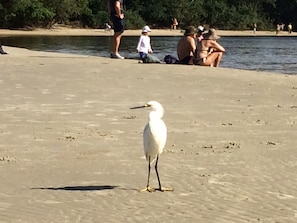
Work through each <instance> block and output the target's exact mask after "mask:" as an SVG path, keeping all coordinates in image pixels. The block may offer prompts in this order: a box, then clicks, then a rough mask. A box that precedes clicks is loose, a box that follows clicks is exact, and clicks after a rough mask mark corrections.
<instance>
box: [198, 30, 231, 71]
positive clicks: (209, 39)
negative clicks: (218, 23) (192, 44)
mask: <svg viewBox="0 0 297 223" xmlns="http://www.w3.org/2000/svg"><path fill="white" fill-rule="evenodd" d="M219 38H220V37H219V36H218V35H217V34H216V30H215V29H209V30H208V32H207V33H205V34H203V39H202V40H201V41H200V42H198V43H197V50H196V56H195V57H196V58H195V62H196V63H197V64H198V65H201V66H214V67H218V66H219V65H220V62H221V60H222V57H223V53H224V52H225V48H224V47H223V46H222V45H220V44H219V43H218V42H217V39H219Z"/></svg>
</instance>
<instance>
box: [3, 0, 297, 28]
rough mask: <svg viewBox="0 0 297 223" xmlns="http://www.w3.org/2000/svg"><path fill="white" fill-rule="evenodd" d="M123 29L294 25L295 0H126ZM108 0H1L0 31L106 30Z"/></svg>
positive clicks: (296, 18)
mask: <svg viewBox="0 0 297 223" xmlns="http://www.w3.org/2000/svg"><path fill="white" fill-rule="evenodd" d="M124 1H125V10H126V11H125V14H126V19H127V28H128V29H136V28H140V27H141V26H142V25H144V24H149V25H151V26H153V27H159V28H163V27H170V24H171V22H172V18H173V17H175V18H177V19H178V21H179V23H180V27H185V26H187V25H190V24H191V25H199V24H204V25H210V26H215V27H219V28H220V29H234V30H243V29H250V28H251V26H252V25H253V24H254V23H257V25H258V28H259V29H262V30H264V29H266V30H267V29H274V27H275V25H276V24H278V23H284V24H288V23H292V24H293V27H294V26H295V25H297V14H296V11H297V0H124ZM107 5H108V0H0V28H25V27H33V28H34V27H48V28H50V27H51V26H52V25H53V24H55V23H62V24H70V25H75V26H82V27H104V23H106V22H109V16H108V9H107Z"/></svg>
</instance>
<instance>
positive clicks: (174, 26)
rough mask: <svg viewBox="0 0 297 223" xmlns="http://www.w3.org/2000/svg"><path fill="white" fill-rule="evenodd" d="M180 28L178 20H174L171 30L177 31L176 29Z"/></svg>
mask: <svg viewBox="0 0 297 223" xmlns="http://www.w3.org/2000/svg"><path fill="white" fill-rule="evenodd" d="M177 26H178V21H177V19H176V18H173V19H172V25H171V30H172V29H173V30H176V27H177Z"/></svg>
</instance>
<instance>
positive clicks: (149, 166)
mask: <svg viewBox="0 0 297 223" xmlns="http://www.w3.org/2000/svg"><path fill="white" fill-rule="evenodd" d="M150 174H151V157H150V156H149V160H148V175H147V184H146V187H147V188H148V187H149V186H150Z"/></svg>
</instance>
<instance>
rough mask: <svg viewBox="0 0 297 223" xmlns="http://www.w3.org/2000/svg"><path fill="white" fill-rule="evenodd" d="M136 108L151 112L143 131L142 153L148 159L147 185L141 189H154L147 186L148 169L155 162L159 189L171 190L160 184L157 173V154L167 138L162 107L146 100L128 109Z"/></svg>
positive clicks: (148, 179)
mask: <svg viewBox="0 0 297 223" xmlns="http://www.w3.org/2000/svg"><path fill="white" fill-rule="evenodd" d="M137 108H149V109H150V110H151V112H150V113H149V120H148V123H147V124H146V126H145V128H144V132H143V147H144V154H145V157H146V160H147V161H148V177H147V186H146V188H145V189H144V190H142V191H149V192H153V191H155V189H154V188H152V187H150V186H149V181H150V171H151V164H152V163H153V162H154V161H156V162H155V171H156V175H157V178H158V183H159V188H158V190H160V191H173V189H172V188H164V187H162V186H161V181H160V177H159V173H158V161H159V156H160V154H161V153H162V152H163V149H164V147H165V144H166V140H167V128H166V125H165V123H164V121H163V120H162V117H163V115H164V109H163V107H162V105H161V104H160V103H159V102H157V101H150V102H147V103H146V104H145V105H143V106H138V107H133V108H130V109H137Z"/></svg>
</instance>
